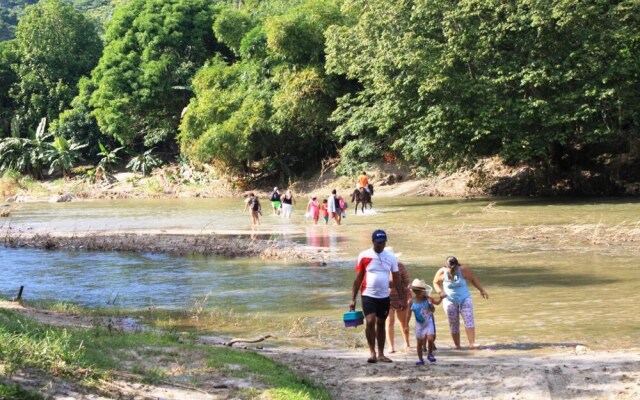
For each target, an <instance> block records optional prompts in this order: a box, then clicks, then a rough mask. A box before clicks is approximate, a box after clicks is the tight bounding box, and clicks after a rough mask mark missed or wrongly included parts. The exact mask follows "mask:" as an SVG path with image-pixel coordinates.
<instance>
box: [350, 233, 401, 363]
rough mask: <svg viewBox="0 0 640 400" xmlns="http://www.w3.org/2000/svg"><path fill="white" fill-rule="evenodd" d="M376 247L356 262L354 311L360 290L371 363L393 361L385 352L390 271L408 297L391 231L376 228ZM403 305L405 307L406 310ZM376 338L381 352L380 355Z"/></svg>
mask: <svg viewBox="0 0 640 400" xmlns="http://www.w3.org/2000/svg"><path fill="white" fill-rule="evenodd" d="M371 241H372V242H373V246H372V247H371V248H370V249H368V250H365V251H363V252H362V253H360V255H359V256H358V262H357V264H356V278H355V280H354V281H353V289H352V294H351V303H350V304H349V309H350V310H352V311H353V310H355V308H356V296H357V295H358V291H360V292H361V296H362V311H363V312H364V316H365V321H366V322H365V323H366V325H365V335H366V337H367V343H368V344H369V351H370V353H371V356H370V357H369V359H368V360H367V362H369V363H376V362H378V361H379V362H392V360H391V359H390V358H388V357H386V356H385V355H384V342H385V337H386V331H385V320H386V319H387V315H389V307H390V300H389V273H391V274H392V276H393V282H394V286H395V288H396V290H397V291H398V294H399V295H400V297H404V295H405V293H404V291H405V290H406V288H404V287H402V284H401V283H400V282H401V279H400V274H399V272H398V260H397V258H396V257H395V255H394V254H393V253H391V252H389V251H387V250H385V249H384V248H385V246H386V245H387V234H386V233H385V231H383V230H380V229H378V230H376V231H374V232H373V235H372V236H371ZM404 308H405V306H402V308H401V310H404ZM376 340H377V342H378V352H377V354H376Z"/></svg>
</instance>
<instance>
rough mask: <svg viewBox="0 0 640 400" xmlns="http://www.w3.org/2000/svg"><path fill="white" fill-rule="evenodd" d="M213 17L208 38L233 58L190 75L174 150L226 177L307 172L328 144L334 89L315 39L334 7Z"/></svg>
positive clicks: (336, 14) (270, 8) (262, 9)
mask: <svg viewBox="0 0 640 400" xmlns="http://www.w3.org/2000/svg"><path fill="white" fill-rule="evenodd" d="M218 15H219V16H220V18H222V22H220V20H217V21H216V23H215V25H214V29H215V30H216V34H217V35H218V37H219V38H220V40H221V41H222V42H223V43H225V44H226V45H228V46H229V48H231V49H232V50H233V51H234V53H235V54H236V56H238V58H237V59H233V60H231V62H228V60H225V59H224V58H222V57H217V58H214V59H213V60H211V61H210V62H209V65H208V66H206V67H204V68H203V69H201V70H200V71H199V72H198V74H197V75H196V77H195V79H194V80H193V87H194V91H195V94H196V96H195V98H193V99H192V101H191V103H190V105H189V108H188V111H187V112H186V114H185V117H184V121H183V123H182V125H181V134H180V141H181V146H182V151H183V152H184V153H185V154H186V155H188V156H189V157H192V158H194V159H196V160H198V161H200V162H216V163H217V164H218V165H219V166H221V167H223V168H226V169H228V170H230V171H233V172H253V173H264V174H273V173H278V172H279V173H281V174H283V175H292V174H294V173H296V172H299V171H301V170H303V169H304V168H309V167H310V166H312V165H314V163H316V162H317V161H318V160H320V159H321V158H322V157H324V156H326V155H327V154H328V153H329V152H330V151H331V149H332V144H333V140H332V138H331V131H332V124H331V122H330V121H328V117H329V115H330V114H331V112H332V111H333V109H334V108H335V96H336V94H335V93H336V88H335V82H334V81H333V79H332V78H331V77H329V76H327V75H326V73H325V72H324V66H323V63H324V56H323V54H324V36H323V32H324V31H325V29H326V28H327V27H328V26H329V25H330V24H332V23H335V22H336V21H339V19H340V11H339V8H338V6H337V5H336V3H335V2H333V1H315V0H314V1H306V2H305V1H301V2H297V4H296V5H295V6H291V5H289V6H288V7H285V6H284V4H283V2H273V3H270V2H267V3H265V4H262V5H259V6H255V8H253V9H249V7H247V9H240V10H237V9H234V8H232V7H231V6H229V8H227V9H222V11H221V12H220V13H219V14H218ZM249 18H250V19H249ZM230 20H236V21H238V20H241V21H245V22H243V23H242V26H241V27H238V25H236V24H231V23H229V21H230ZM251 27H253V28H251ZM241 34H243V36H242V37H240V35H241Z"/></svg>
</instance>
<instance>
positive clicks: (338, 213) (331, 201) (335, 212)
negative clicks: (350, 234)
mask: <svg viewBox="0 0 640 400" xmlns="http://www.w3.org/2000/svg"><path fill="white" fill-rule="evenodd" d="M327 205H328V207H327V210H328V211H329V216H330V217H331V218H333V219H335V220H336V225H340V221H342V210H341V209H340V199H339V198H338V193H337V192H336V190H335V189H333V190H332V191H331V196H329V198H328V199H327Z"/></svg>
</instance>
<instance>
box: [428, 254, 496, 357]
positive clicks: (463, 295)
mask: <svg viewBox="0 0 640 400" xmlns="http://www.w3.org/2000/svg"><path fill="white" fill-rule="evenodd" d="M467 281H469V282H471V283H472V284H473V286H475V287H476V289H478V290H479V291H480V295H481V296H482V297H483V298H485V299H488V298H489V293H487V291H486V290H484V288H483V287H482V285H480V281H479V280H478V278H476V276H475V275H474V274H473V272H471V270H470V269H469V268H467V267H465V266H462V265H460V263H458V259H457V258H455V257H453V256H450V257H447V260H446V262H445V264H444V266H443V267H442V268H440V269H439V270H438V272H436V275H435V276H434V278H433V287H434V288H435V290H436V292H438V294H439V295H440V297H441V298H444V299H443V301H442V307H443V308H444V312H445V313H446V314H447V318H448V319H449V329H450V331H451V337H452V338H453V343H454V345H455V346H456V349H460V315H462V320H463V321H464V328H465V331H466V332H467V339H469V349H471V350H474V349H475V348H476V345H475V338H476V329H475V327H476V325H475V321H474V319H473V301H472V300H471V292H470V291H469V288H468V287H467Z"/></svg>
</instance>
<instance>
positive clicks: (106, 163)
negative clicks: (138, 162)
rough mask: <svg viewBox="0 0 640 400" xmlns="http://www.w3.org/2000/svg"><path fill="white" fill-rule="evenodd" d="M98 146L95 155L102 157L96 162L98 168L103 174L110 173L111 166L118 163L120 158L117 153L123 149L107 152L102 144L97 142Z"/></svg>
mask: <svg viewBox="0 0 640 400" xmlns="http://www.w3.org/2000/svg"><path fill="white" fill-rule="evenodd" d="M98 146H100V152H99V153H98V154H97V155H98V156H102V158H101V159H100V161H99V162H98V166H99V167H101V168H102V170H103V171H105V172H111V171H112V170H113V166H114V165H115V164H117V162H118V161H120V157H118V152H119V151H120V150H122V149H124V147H118V148H117V149H113V150H108V149H107V148H106V147H105V146H104V145H103V144H102V142H98Z"/></svg>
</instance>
